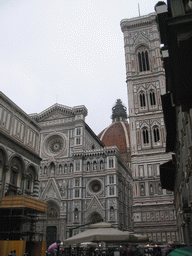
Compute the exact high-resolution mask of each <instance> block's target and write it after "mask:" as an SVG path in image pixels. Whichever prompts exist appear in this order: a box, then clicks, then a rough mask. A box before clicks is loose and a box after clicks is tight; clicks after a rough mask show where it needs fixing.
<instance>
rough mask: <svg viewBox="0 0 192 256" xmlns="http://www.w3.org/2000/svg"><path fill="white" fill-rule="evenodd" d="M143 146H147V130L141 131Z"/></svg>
mask: <svg viewBox="0 0 192 256" xmlns="http://www.w3.org/2000/svg"><path fill="white" fill-rule="evenodd" d="M143 144H144V145H147V144H149V132H148V129H147V128H144V129H143Z"/></svg>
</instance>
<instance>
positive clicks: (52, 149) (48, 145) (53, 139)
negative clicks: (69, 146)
mask: <svg viewBox="0 0 192 256" xmlns="http://www.w3.org/2000/svg"><path fill="white" fill-rule="evenodd" d="M65 148H66V140H65V138H64V137H63V136H62V135H59V134H54V135H51V136H49V137H48V138H47V139H46V140H45V143H44V151H45V153H46V154H47V155H58V154H60V153H62V152H63V151H64V150H65Z"/></svg>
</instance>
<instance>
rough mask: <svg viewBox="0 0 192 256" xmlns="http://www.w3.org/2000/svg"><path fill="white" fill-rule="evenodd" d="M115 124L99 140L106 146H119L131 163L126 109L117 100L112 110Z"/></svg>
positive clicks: (105, 130)
mask: <svg viewBox="0 0 192 256" xmlns="http://www.w3.org/2000/svg"><path fill="white" fill-rule="evenodd" d="M112 119H113V122H112V124H111V125H110V126H108V127H107V128H106V129H104V130H103V131H102V132H101V133H100V134H99V135H98V137H99V139H100V140H101V141H102V142H103V143H104V144H105V146H117V147H118V149H119V152H120V154H121V155H122V156H123V158H124V160H125V161H130V145H131V144H130V133H129V124H128V122H127V120H126V119H127V114H126V108H125V107H124V106H123V105H122V102H121V100H117V102H116V105H115V106H114V107H113V108H112Z"/></svg>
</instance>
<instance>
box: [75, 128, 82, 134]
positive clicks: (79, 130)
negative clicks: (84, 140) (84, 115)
mask: <svg viewBox="0 0 192 256" xmlns="http://www.w3.org/2000/svg"><path fill="white" fill-rule="evenodd" d="M76 135H81V127H77V128H76Z"/></svg>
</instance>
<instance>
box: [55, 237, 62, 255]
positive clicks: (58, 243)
mask: <svg viewBox="0 0 192 256" xmlns="http://www.w3.org/2000/svg"><path fill="white" fill-rule="evenodd" d="M56 243H57V256H59V246H60V243H61V241H60V240H57V241H56Z"/></svg>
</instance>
